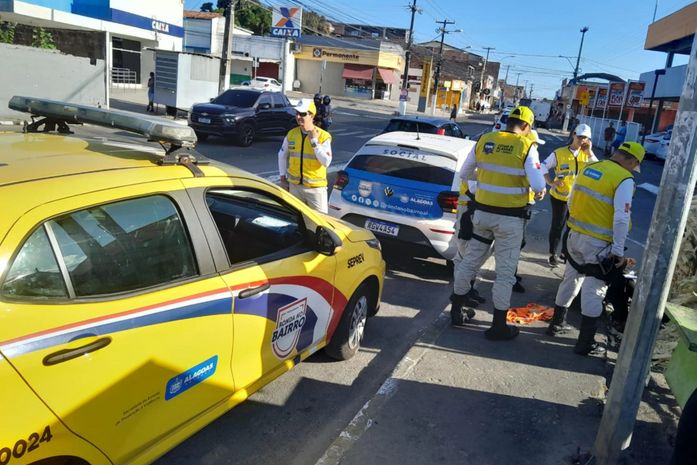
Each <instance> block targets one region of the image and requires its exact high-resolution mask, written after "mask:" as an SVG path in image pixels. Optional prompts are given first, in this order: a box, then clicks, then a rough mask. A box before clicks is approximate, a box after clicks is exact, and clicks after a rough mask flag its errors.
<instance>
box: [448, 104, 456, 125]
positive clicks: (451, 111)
mask: <svg viewBox="0 0 697 465" xmlns="http://www.w3.org/2000/svg"><path fill="white" fill-rule="evenodd" d="M450 120H451V121H456V120H457V105H453V109H452V110H450Z"/></svg>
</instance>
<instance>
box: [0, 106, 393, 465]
mask: <svg viewBox="0 0 697 465" xmlns="http://www.w3.org/2000/svg"><path fill="white" fill-rule="evenodd" d="M10 108H12V109H15V110H19V111H25V112H28V113H31V114H32V115H33V118H34V122H33V123H31V124H29V125H28V126H27V127H26V130H25V131H24V132H23V133H19V132H14V133H12V132H5V133H2V134H0V199H2V214H0V386H2V398H1V400H0V409H1V411H2V421H0V465H8V464H9V465H15V464H42V465H49V464H50V465H61V464H63V465H67V464H70V465H85V464H91V465H96V464H140V463H149V462H151V461H153V460H154V459H155V458H157V457H158V456H160V455H162V454H163V453H164V452H166V451H167V450H168V449H170V448H172V447H173V446H174V445H176V444H177V443H179V442H181V441H182V440H184V439H185V438H186V437H188V436H190V435H191V434H193V433H194V432H195V431H197V430H199V429H201V428H202V427H204V426H205V425H206V424H208V423H209V422H211V421H212V420H213V419H215V418H216V417H218V416H219V415H221V414H223V413H224V412H225V411H227V410H228V409H230V408H231V407H233V406H234V405H236V404H238V403H239V402H241V401H243V400H244V399H246V398H247V397H248V396H249V395H250V394H251V393H253V392H254V391H256V390H257V389H259V388H260V387H262V386H264V385H265V384H267V383H269V382H270V381H271V380H273V379H274V378H276V377H277V376H279V375H281V374H282V373H284V372H285V371H287V370H289V369H291V368H292V367H293V366H294V365H296V364H297V363H299V362H300V361H302V360H303V359H305V358H306V357H308V356H309V355H310V354H312V353H314V352H316V351H317V350H319V349H321V348H323V347H325V348H326V351H327V353H328V354H329V355H331V356H333V357H335V358H337V359H346V358H349V357H351V356H352V355H353V354H355V352H356V351H357V350H358V348H359V344H360V341H361V338H362V336H363V334H364V329H365V325H366V319H367V317H368V316H371V315H373V314H375V312H376V311H377V308H378V306H379V302H380V296H381V291H382V285H383V275H384V271H385V266H384V262H383V260H382V256H381V252H380V246H379V242H378V241H377V240H376V239H375V237H374V236H373V234H372V233H370V232H369V231H366V230H364V229H362V228H356V227H354V226H351V225H349V224H347V223H344V222H342V221H340V220H336V219H332V218H329V217H326V216H324V215H321V214H318V213H316V212H314V211H312V210H310V209H308V208H307V207H306V206H305V205H304V204H302V203H301V202H299V201H298V200H297V199H296V198H295V197H293V196H291V195H290V194H288V193H287V192H285V191H283V190H282V189H280V188H278V187H276V186H274V185H272V184H269V183H268V182H266V181H263V180H261V179H259V178H257V177H256V176H254V175H251V174H249V173H246V172H244V171H241V170H238V169H235V168H233V167H230V166H225V165H220V166H219V165H215V164H214V163H212V162H211V163H205V161H204V160H202V159H201V157H200V155H199V154H197V153H196V152H195V150H194V148H193V146H194V143H195V141H196V137H195V135H194V134H193V131H192V130H191V129H190V128H188V127H186V126H180V125H178V124H175V123H173V122H168V121H164V120H158V119H154V118H148V117H141V116H138V115H133V114H131V113H127V112H119V111H111V110H104V109H97V108H92V107H88V106H82V105H74V104H67V103H63V102H55V101H48V100H41V99H34V98H27V97H14V98H13V99H12V100H11V102H10ZM37 118H38V119H37ZM72 123H91V124H100V125H104V126H109V127H115V128H120V129H123V130H127V131H133V132H137V133H140V134H143V135H146V136H147V137H148V138H149V139H150V140H154V141H159V142H160V143H161V144H162V146H163V150H159V149H158V148H157V147H154V146H149V145H140V144H133V143H124V142H123V141H110V140H104V139H102V138H89V137H77V136H71V135H70V134H68V133H69V132H71V130H70V127H71V126H70V125H71V124H72ZM54 130H55V131H57V133H53V132H50V131H54ZM47 131H48V132H47Z"/></svg>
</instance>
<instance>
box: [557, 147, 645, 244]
mask: <svg viewBox="0 0 697 465" xmlns="http://www.w3.org/2000/svg"><path fill="white" fill-rule="evenodd" d="M626 179H634V176H632V173H630V172H629V171H627V170H626V169H624V168H623V167H622V166H621V165H620V164H619V163H617V162H614V161H612V160H604V161H599V162H597V163H591V164H589V165H587V166H586V167H585V168H584V169H583V171H582V172H581V174H579V175H578V178H577V179H576V184H574V188H573V189H572V191H571V200H570V201H569V219H568V221H567V223H566V225H567V226H568V227H569V229H571V230H573V231H576V232H579V233H581V234H586V235H588V236H593V237H597V238H598V239H602V240H604V241H607V242H612V226H613V220H614V216H615V204H614V201H615V191H616V190H617V187H619V185H620V184H621V183H622V182H623V181H624V180H626ZM629 227H630V229H631V223H630V225H629Z"/></svg>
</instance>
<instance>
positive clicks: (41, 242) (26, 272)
mask: <svg viewBox="0 0 697 465" xmlns="http://www.w3.org/2000/svg"><path fill="white" fill-rule="evenodd" d="M2 295H4V296H7V297H44V298H66V297H68V291H67V289H66V287H65V282H64V281H63V276H62V275H61V272H60V268H59V267H58V261H57V260H56V257H55V255H54V254H53V249H52V248H51V243H50V242H49V241H48V236H47V235H46V230H45V229H44V228H43V227H40V228H39V229H37V230H36V231H34V233H33V234H32V235H31V236H29V239H27V241H26V242H25V243H24V245H23V246H22V248H21V249H20V251H19V254H17V257H16V258H15V260H14V262H13V263H12V266H11V267H10V270H9V272H8V273H7V276H6V277H5V281H4V282H3V283H2Z"/></svg>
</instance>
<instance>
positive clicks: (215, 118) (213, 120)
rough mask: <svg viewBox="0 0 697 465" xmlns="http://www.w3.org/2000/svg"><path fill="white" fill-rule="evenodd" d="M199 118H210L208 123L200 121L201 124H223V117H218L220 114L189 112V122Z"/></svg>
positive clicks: (195, 121)
mask: <svg viewBox="0 0 697 465" xmlns="http://www.w3.org/2000/svg"><path fill="white" fill-rule="evenodd" d="M199 118H208V119H210V120H211V122H210V123H201V124H223V118H221V117H220V115H210V114H208V115H203V114H201V113H192V114H191V122H192V123H198V122H199Z"/></svg>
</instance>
